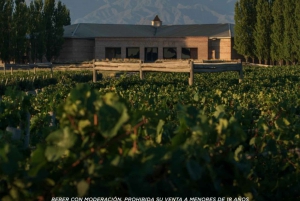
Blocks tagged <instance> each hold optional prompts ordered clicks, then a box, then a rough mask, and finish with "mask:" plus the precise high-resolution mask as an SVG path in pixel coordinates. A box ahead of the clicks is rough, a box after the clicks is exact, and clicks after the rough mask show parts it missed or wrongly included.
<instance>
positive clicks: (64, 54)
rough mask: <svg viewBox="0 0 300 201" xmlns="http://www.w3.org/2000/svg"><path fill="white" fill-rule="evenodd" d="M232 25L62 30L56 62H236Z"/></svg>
mask: <svg viewBox="0 0 300 201" xmlns="http://www.w3.org/2000/svg"><path fill="white" fill-rule="evenodd" d="M233 26H234V25H232V24H202V25H201V24H200V25H162V22H161V21H160V19H159V17H158V16H156V17H155V18H154V20H153V21H152V25H123V24H119V25H118V24H88V23H80V24H74V25H69V26H66V27H65V32H64V38H65V42H64V45H63V48H62V50H61V52H60V56H59V57H58V58H57V59H56V61H57V62H67V61H70V62H74V61H87V60H92V59H99V60H103V59H114V58H116V59H117V58H135V59H140V60H142V61H144V62H154V61H156V60H157V59H194V60H207V59H222V60H232V59H238V58H240V56H239V55H238V54H237V53H236V51H235V50H234V49H233V40H234V34H233Z"/></svg>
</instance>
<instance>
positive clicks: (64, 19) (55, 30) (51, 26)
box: [44, 0, 71, 61]
mask: <svg viewBox="0 0 300 201" xmlns="http://www.w3.org/2000/svg"><path fill="white" fill-rule="evenodd" d="M70 21H71V20H70V12H69V10H68V9H67V8H66V6H65V5H63V4H62V3H61V2H60V1H59V2H58V4H57V7H55V0H46V1H45V6H44V22H45V26H46V32H45V46H46V52H45V53H46V58H47V60H48V61H51V60H52V59H53V58H54V57H56V56H58V55H59V51H60V49H61V47H62V44H63V34H64V30H63V26H64V25H69V24H70Z"/></svg>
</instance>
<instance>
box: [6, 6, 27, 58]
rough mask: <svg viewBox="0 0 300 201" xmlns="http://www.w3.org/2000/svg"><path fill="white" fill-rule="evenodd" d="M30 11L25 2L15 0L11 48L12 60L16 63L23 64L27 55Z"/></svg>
mask: <svg viewBox="0 0 300 201" xmlns="http://www.w3.org/2000/svg"><path fill="white" fill-rule="evenodd" d="M27 19H28V9H27V5H26V3H25V2H24V0H15V9H14V12H13V18H12V31H11V39H12V40H11V44H10V45H11V48H12V58H13V59H14V60H15V62H16V63H22V59H23V56H24V54H25V53H26V47H27V38H26V34H27V31H28V24H27Z"/></svg>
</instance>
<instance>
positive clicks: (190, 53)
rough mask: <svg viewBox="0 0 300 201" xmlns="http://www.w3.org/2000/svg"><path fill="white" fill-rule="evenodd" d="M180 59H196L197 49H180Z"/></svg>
mask: <svg viewBox="0 0 300 201" xmlns="http://www.w3.org/2000/svg"><path fill="white" fill-rule="evenodd" d="M181 59H198V49H197V48H182V49H181Z"/></svg>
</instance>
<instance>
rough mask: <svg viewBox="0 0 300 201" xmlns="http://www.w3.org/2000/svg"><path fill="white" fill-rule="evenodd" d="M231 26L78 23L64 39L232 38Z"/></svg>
mask: <svg viewBox="0 0 300 201" xmlns="http://www.w3.org/2000/svg"><path fill="white" fill-rule="evenodd" d="M233 27H234V25H233V24H195V25H162V26H160V27H154V26H151V25H128V24H90V23H80V24H72V25H69V26H65V27H64V30H65V31H64V37H65V38H97V37H188V36H207V37H210V38H221V37H234V32H233Z"/></svg>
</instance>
